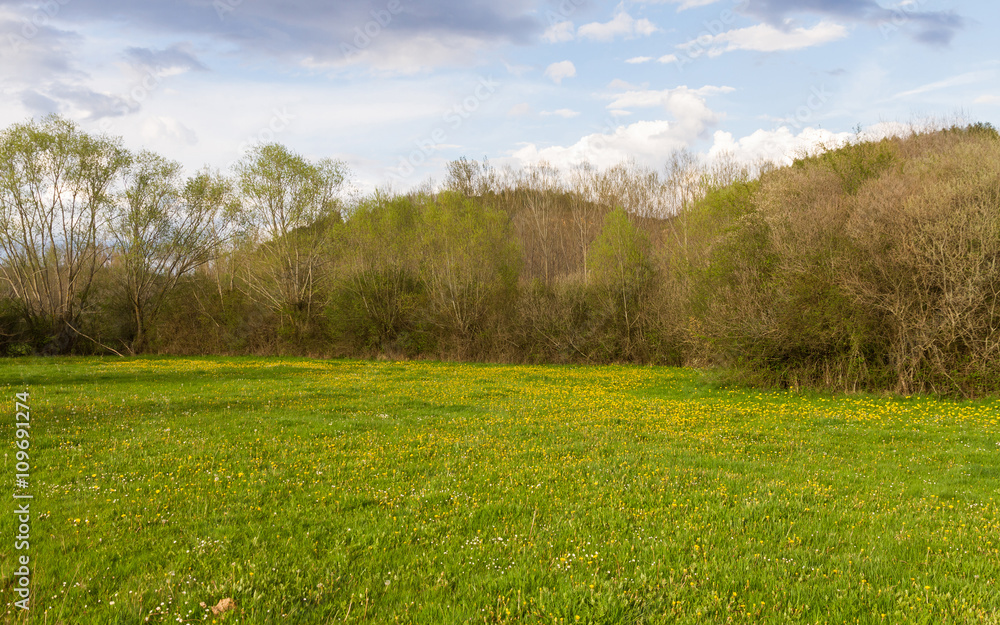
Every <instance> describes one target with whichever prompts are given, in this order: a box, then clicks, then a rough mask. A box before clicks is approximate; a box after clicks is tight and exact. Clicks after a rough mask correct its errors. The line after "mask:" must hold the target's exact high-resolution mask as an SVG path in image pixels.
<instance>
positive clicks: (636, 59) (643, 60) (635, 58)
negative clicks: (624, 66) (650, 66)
mask: <svg viewBox="0 0 1000 625" xmlns="http://www.w3.org/2000/svg"><path fill="white" fill-rule="evenodd" d="M652 60H653V57H651V56H633V57H632V58H630V59H625V62H626V63H632V64H633V65H635V64H638V63H648V62H650V61H652Z"/></svg>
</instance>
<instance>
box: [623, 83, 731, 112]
mask: <svg viewBox="0 0 1000 625" xmlns="http://www.w3.org/2000/svg"><path fill="white" fill-rule="evenodd" d="M733 91H735V89H733V88H732V87H714V86H711V85H709V86H705V87H701V88H700V89H689V88H688V87H686V86H682V87H677V88H676V89H662V90H656V89H645V90H636V91H626V92H625V93H621V94H618V95H616V96H615V97H614V100H612V102H611V104H608V108H609V109H621V110H624V109H630V108H649V107H654V106H662V107H664V108H666V109H667V110H670V111H674V110H679V109H681V108H694V109H700V108H702V107H704V106H705V97H706V96H710V95H716V94H720V93H731V92H733Z"/></svg>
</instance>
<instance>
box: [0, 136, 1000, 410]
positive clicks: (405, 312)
mask: <svg viewBox="0 0 1000 625" xmlns="http://www.w3.org/2000/svg"><path fill="white" fill-rule="evenodd" d="M349 178H350V172H349V171H348V170H347V168H346V166H345V165H344V163H341V162H337V161H332V160H319V161H311V160H309V159H307V158H305V157H303V156H301V155H298V154H295V153H293V152H292V151H290V150H289V149H287V148H286V147H284V146H281V145H278V144H266V145H259V146H256V147H255V148H253V149H252V150H250V151H249V152H248V153H247V154H246V155H245V156H244V157H243V159H242V160H241V161H239V163H238V164H237V165H236V166H235V167H234V169H233V170H232V171H229V172H214V171H209V170H204V171H200V172H196V173H194V174H193V175H190V176H187V177H185V175H184V174H183V172H182V170H181V167H180V165H179V164H178V163H175V162H172V161H170V160H168V159H166V158H164V157H162V156H160V155H157V154H154V153H151V152H147V151H142V152H139V153H132V152H130V151H129V150H127V149H125V148H124V147H123V146H122V142H121V140H120V139H117V138H114V137H106V136H95V135H90V134H87V133H85V132H83V131H82V130H81V129H80V128H79V127H77V126H75V125H74V124H73V123H72V122H69V121H67V120H65V119H62V118H59V117H49V118H45V119H43V120H40V121H31V122H26V123H23V124H18V125H15V126H12V127H10V128H7V129H6V130H4V131H2V132H0V353H2V354H4V355H8V356H18V355H28V354H53V355H54V354H71V353H72V354H110V353H117V354H138V353H159V354H300V355H310V356H318V357H361V358H373V357H388V358H431V359H458V360H478V361H495V362H512V363H613V362H631V363H651V364H668V365H692V366H718V367H724V368H727V369H729V370H731V371H733V372H734V374H735V375H736V376H738V377H739V378H740V379H743V380H745V381H749V382H753V383H763V384H774V385H782V386H791V387H799V386H812V387H822V388H828V389H836V390H848V391H855V390H876V389H885V390H893V391H896V392H900V393H914V392H929V393H938V394H946V395H955V396H972V395H980V394H984V393H990V392H996V391H997V390H1000V306H998V305H1000V267H998V260H1000V138H998V135H997V132H996V130H995V129H993V128H992V127H991V126H989V125H988V124H974V125H971V126H964V127H952V128H946V129H939V130H925V131H920V132H913V133H911V134H910V135H909V136H905V137H890V138H884V139H879V140H866V139H864V138H863V137H858V138H857V139H856V140H854V141H852V142H850V143H849V144H847V145H843V146H838V147H835V148H831V149H828V150H825V151H821V152H818V153H816V154H813V155H809V156H803V157H802V158H800V159H798V160H796V161H795V162H794V163H793V164H791V165H790V166H787V167H776V166H766V165H761V166H758V167H754V168H747V167H740V166H737V165H736V164H734V163H731V162H725V161H723V162H722V163H721V164H718V165H715V166H713V167H705V166H702V165H700V164H699V163H698V161H697V160H696V159H694V158H693V157H691V156H690V155H687V154H677V155H675V157H674V158H673V159H672V160H671V161H670V162H669V163H668V164H667V167H666V168H665V169H664V170H662V171H654V170H650V169H648V168H644V167H641V166H638V165H636V164H634V163H623V164H621V165H618V166H616V167H612V168H609V169H606V170H597V169H595V168H593V167H590V166H587V165H581V166H579V167H577V168H575V169H574V170H573V171H571V172H559V171H557V170H555V169H553V168H551V167H548V166H545V165H539V166H534V167H530V168H525V169H522V170H514V169H510V168H499V169H498V168H495V167H493V166H492V165H490V164H489V163H488V162H482V163H480V162H476V161H470V160H465V159H463V160H459V161H455V162H453V163H451V164H450V165H449V168H448V176H447V178H446V180H445V181H444V182H443V184H442V186H441V188H440V190H436V191H430V190H424V191H413V192H408V193H389V192H386V191H377V192H375V193H373V194H371V195H369V196H366V197H361V198H349V194H348V193H346V188H347V185H348V181H349Z"/></svg>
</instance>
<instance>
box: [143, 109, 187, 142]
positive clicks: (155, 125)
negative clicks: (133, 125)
mask: <svg viewBox="0 0 1000 625" xmlns="http://www.w3.org/2000/svg"><path fill="white" fill-rule="evenodd" d="M142 139H143V141H146V142H148V143H159V144H162V143H164V142H166V143H176V144H180V145H195V144H196V143H198V135H197V133H195V131H193V130H191V129H190V128H188V127H187V126H185V125H184V124H182V123H181V122H179V121H177V120H176V119H174V118H173V117H167V116H157V117H150V118H148V119H147V120H146V121H145V122H143V124H142Z"/></svg>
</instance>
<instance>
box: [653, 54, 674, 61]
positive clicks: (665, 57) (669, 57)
mask: <svg viewBox="0 0 1000 625" xmlns="http://www.w3.org/2000/svg"><path fill="white" fill-rule="evenodd" d="M678 61H680V59H678V58H677V55H676V54H664V55H663V56H661V57H660V58H658V59H656V62H657V63H677V62H678Z"/></svg>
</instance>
